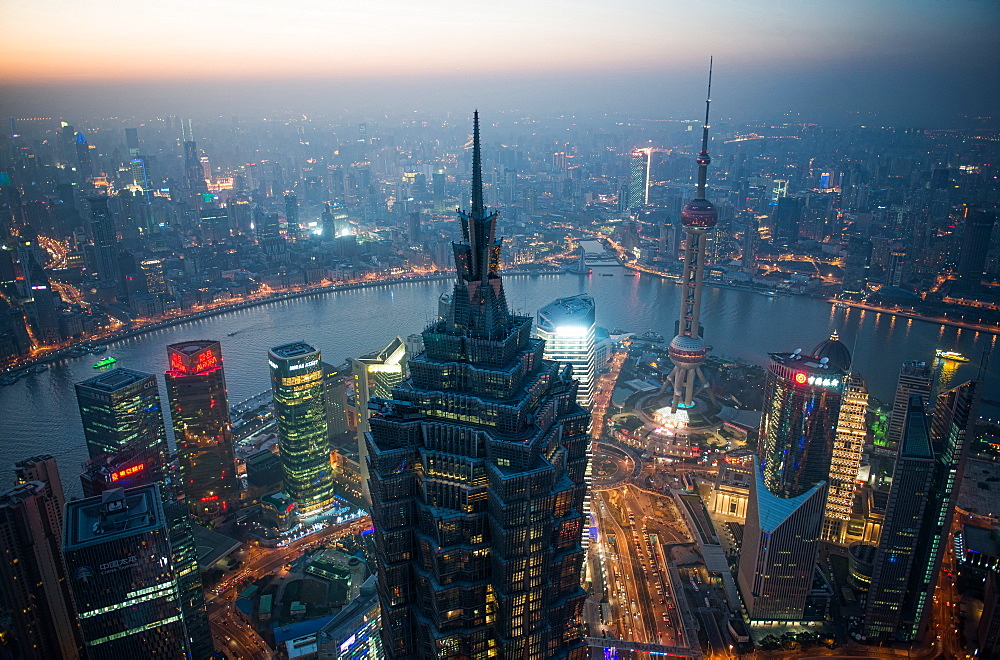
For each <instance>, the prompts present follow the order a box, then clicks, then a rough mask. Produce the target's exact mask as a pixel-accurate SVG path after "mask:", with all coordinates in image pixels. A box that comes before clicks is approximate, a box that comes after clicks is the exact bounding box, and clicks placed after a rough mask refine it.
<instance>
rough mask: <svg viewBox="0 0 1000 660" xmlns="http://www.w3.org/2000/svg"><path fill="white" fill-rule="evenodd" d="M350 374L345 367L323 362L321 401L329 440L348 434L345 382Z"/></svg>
mask: <svg viewBox="0 0 1000 660" xmlns="http://www.w3.org/2000/svg"><path fill="white" fill-rule="evenodd" d="M349 378H350V372H349V368H348V366H347V365H342V366H340V367H335V366H333V365H332V364H327V363H326V362H323V401H324V403H325V405H326V425H327V431H328V432H329V434H330V437H331V438H334V437H336V436H339V435H343V434H344V433H347V432H348V430H349V429H348V428H347V381H348V379H349Z"/></svg>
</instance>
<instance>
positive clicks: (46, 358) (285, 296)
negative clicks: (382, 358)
mask: <svg viewBox="0 0 1000 660" xmlns="http://www.w3.org/2000/svg"><path fill="white" fill-rule="evenodd" d="M562 272H563V271H562V270H561V269H560V270H512V271H504V276H505V277H524V276H530V277H536V276H540V275H559V274H561V273H562ZM454 278H455V276H454V274H450V273H447V274H442V275H421V276H418V277H393V278H388V279H383V280H369V281H363V282H350V283H346V284H343V283H342V284H326V285H323V286H317V287H308V288H304V289H300V290H295V291H281V292H275V293H272V294H270V295H267V296H261V297H259V298H252V299H250V300H241V301H238V302H234V303H228V304H223V305H219V306H217V307H211V308H209V309H202V310H197V311H193V312H190V313H187V314H178V315H176V316H170V317H169V318H165V319H159V320H156V321H151V322H150V323H146V324H143V325H141V326H138V327H130V328H127V329H125V330H119V331H116V332H111V333H108V334H105V335H100V336H98V337H88V338H86V339H82V340H80V341H78V342H74V343H72V344H69V345H68V346H64V347H62V348H59V349H57V350H54V351H51V352H49V353H45V354H44V355H39V356H37V357H34V358H29V359H27V360H22V361H21V362H18V363H17V364H16V365H13V366H10V367H7V368H6V369H3V370H0V374H4V373H14V372H19V371H22V370H24V369H29V368H31V367H32V366H34V365H36V364H51V363H54V362H58V361H59V360H64V359H73V358H77V357H83V356H84V355H89V354H90V353H89V350H88V351H87V352H85V353H77V352H76V351H79V350H80V349H81V348H88V347H89V348H93V347H94V346H97V345H101V344H113V343H115V342H119V341H122V340H124V339H130V338H132V337H137V336H139V335H142V334H145V333H147V332H152V331H154V330H160V329H162V328H167V327H170V326H173V325H178V324H180V323H187V322H189V321H196V320H198V319H203V318H209V317H212V316H217V315H219V314H225V313H227V312H235V311H239V310H241V309H248V308H251V307H259V306H261V305H268V304H271V303H276V302H282V301H285V300H293V299H295V298H305V297H308V296H323V295H326V294H328V293H336V292H338V291H352V290H355V289H367V288H372V287H378V286H388V285H393V284H407V283H419V282H434V281H441V280H452V279H454Z"/></svg>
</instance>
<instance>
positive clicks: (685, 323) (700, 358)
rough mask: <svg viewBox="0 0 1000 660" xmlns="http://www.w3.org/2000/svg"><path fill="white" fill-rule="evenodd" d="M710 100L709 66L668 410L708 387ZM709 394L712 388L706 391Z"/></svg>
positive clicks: (684, 218)
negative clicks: (704, 317)
mask: <svg viewBox="0 0 1000 660" xmlns="http://www.w3.org/2000/svg"><path fill="white" fill-rule="evenodd" d="M711 103H712V66H711V64H709V68H708V98H707V99H706V100H705V125H704V127H703V130H702V137H701V152H700V153H699V154H698V158H697V163H698V191H697V193H696V196H695V198H694V199H693V200H691V201H690V202H688V203H687V204H685V205H684V208H683V210H682V211H681V225H682V226H683V228H684V235H685V237H686V243H685V250H684V274H683V275H682V276H681V285H682V286H683V288H682V291H681V308H680V318H679V319H678V324H677V336H676V337H674V338H673V340H672V341H671V342H670V348H669V353H670V361H671V362H673V365H674V368H673V370H671V372H670V374H669V375H668V376H667V381H666V383H665V384H664V387H665V386H666V385H667V384H669V385H670V386H672V387H673V398H672V400H671V405H670V409H671V412H677V409H678V408H691V407H693V406H694V401H693V399H694V397H695V395H696V394H697V393H698V392H700V391H701V390H703V389H708V379H706V378H705V374H704V373H703V372H702V370H701V364H702V362H704V361H705V356H706V355H707V354H708V349H707V348H706V347H705V340H704V339H703V338H702V336H701V323H700V319H701V289H702V283H703V281H704V278H705V242H706V236H707V235H708V233H709V232H710V231H712V229H714V228H715V225H716V223H717V222H718V213H717V212H716V210H715V205H714V204H712V202H710V201H708V200H707V199H705V186H706V181H707V179H708V165H709V164H710V163H711V162H712V159H711V158H710V157H709V155H708V128H709V124H708V111H709V106H710V105H711ZM709 394H710V395H711V391H709Z"/></svg>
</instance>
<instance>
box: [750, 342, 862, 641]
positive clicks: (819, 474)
mask: <svg viewBox="0 0 1000 660" xmlns="http://www.w3.org/2000/svg"><path fill="white" fill-rule="evenodd" d="M770 357H771V364H770V366H769V368H768V372H767V376H766V379H765V381H764V414H763V416H762V418H761V425H760V439H759V440H758V455H757V457H756V458H755V459H754V473H755V474H754V481H753V482H752V483H751V487H750V501H749V505H748V507H747V522H746V526H745V529H744V534H743V546H742V549H741V551H740V560H739V571H738V583H739V587H740V592H741V595H742V597H743V604H744V606H745V607H746V609H747V613H748V615H749V618H750V620H751V621H754V622H766V621H801V620H803V619H806V618H810V617H812V616H814V615H816V614H817V613H813V612H809V611H807V601H808V598H809V593H810V591H811V589H812V585H813V574H814V570H815V564H816V552H817V547H818V540H819V537H820V532H821V527H822V519H823V511H824V506H825V504H826V487H827V483H828V481H829V478H830V462H831V459H832V457H833V454H834V446H835V442H836V437H837V423H838V419H839V414H840V407H841V400H842V397H843V391H844V387H845V380H846V379H847V374H846V373H845V372H844V371H843V370H841V369H838V368H836V367H834V366H831V364H830V360H829V359H828V358H825V357H824V358H817V357H815V356H811V355H803V354H802V353H801V352H800V351H795V352H793V353H772V354H771V356H770Z"/></svg>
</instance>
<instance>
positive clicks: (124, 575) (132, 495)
mask: <svg viewBox="0 0 1000 660" xmlns="http://www.w3.org/2000/svg"><path fill="white" fill-rule="evenodd" d="M170 536H171V531H170V524H169V521H168V518H167V516H166V514H165V513H164V509H163V498H162V495H161V493H160V487H159V485H158V484H152V485H148V486H140V487H139V488H131V489H128V490H126V489H123V488H120V489H114V490H109V491H106V492H104V493H102V494H101V495H100V496H98V497H88V498H86V499H82V500H74V501H72V502H69V503H68V504H67V505H66V521H65V525H64V530H63V554H64V557H65V560H66V569H67V573H68V575H69V580H70V585H71V589H72V592H73V598H74V601H75V604H76V615H77V620H78V621H79V622H80V630H81V632H82V636H83V642H84V645H85V647H86V657H87V658H89V659H91V660H102V659H104V658H107V659H109V660H121V658H123V657H133V658H148V657H154V656H155V657H174V658H183V657H186V656H187V657H191V656H193V657H195V658H201V657H204V655H203V654H201V653H196V652H194V650H193V649H192V644H191V640H190V637H191V634H190V632H189V630H188V624H187V621H186V619H185V608H184V607H183V602H182V594H183V589H182V587H181V584H180V578H179V575H178V569H177V567H176V566H175V563H174V558H173V550H172V547H171V540H170ZM203 611H204V609H202V612H203Z"/></svg>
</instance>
